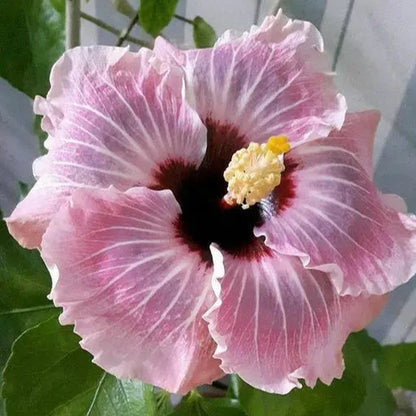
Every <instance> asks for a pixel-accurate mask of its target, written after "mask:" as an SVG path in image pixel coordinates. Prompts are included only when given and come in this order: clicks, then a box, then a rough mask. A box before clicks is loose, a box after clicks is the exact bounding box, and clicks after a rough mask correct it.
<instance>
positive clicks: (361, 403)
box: [232, 332, 395, 416]
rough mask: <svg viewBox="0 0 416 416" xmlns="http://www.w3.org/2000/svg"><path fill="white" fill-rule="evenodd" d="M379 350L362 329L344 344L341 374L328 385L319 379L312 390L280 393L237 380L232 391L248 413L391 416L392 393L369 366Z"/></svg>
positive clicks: (266, 415) (261, 415) (252, 415)
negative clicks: (266, 390) (273, 392)
mask: <svg viewBox="0 0 416 416" xmlns="http://www.w3.org/2000/svg"><path fill="white" fill-rule="evenodd" d="M379 352H380V346H379V344H378V343H377V342H376V341H374V340H373V339H372V338H370V337H369V336H368V335H367V334H366V333H365V332H361V333H358V334H353V335H351V336H350V338H349V339H348V341H347V343H346V345H345V347H344V358H345V364H346V370H345V372H344V375H343V377H342V379H341V380H335V381H334V382H333V383H332V384H331V385H330V386H326V385H324V384H322V383H321V382H318V383H317V385H316V387H315V388H314V389H311V388H307V387H303V388H302V389H300V390H298V389H295V390H292V392H290V393H289V394H287V395H283V396H282V395H276V394H269V393H265V392H262V391H260V390H256V389H254V388H253V387H251V386H249V385H248V384H246V383H244V382H243V381H242V380H241V379H237V380H236V381H234V383H233V384H232V386H233V394H234V396H235V397H236V398H238V399H239V400H240V402H241V404H242V405H243V407H244V409H245V410H246V412H247V415H248V416H269V415H274V414H278V415H279V416H291V415H296V416H315V415H316V416H346V415H354V416H365V415H369V414H377V415H379V416H391V415H392V413H393V410H394V406H395V405H394V400H393V397H392V394H391V392H390V390H389V389H388V388H387V387H385V386H383V385H382V383H381V381H380V376H379V374H378V373H377V372H375V371H374V370H373V365H372V363H373V360H374V359H375V358H376V357H377V356H378V354H379ZM368 409H370V410H368ZM375 409H378V410H377V412H375ZM372 412H374V413H372Z"/></svg>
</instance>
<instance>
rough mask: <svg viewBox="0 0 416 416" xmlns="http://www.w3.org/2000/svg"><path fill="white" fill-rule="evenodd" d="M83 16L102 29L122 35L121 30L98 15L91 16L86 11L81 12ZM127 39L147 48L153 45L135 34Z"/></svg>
mask: <svg viewBox="0 0 416 416" xmlns="http://www.w3.org/2000/svg"><path fill="white" fill-rule="evenodd" d="M81 17H82V18H83V19H84V20H88V21H89V22H91V23H94V24H95V25H97V26H98V27H101V29H104V30H106V31H107V32H110V33H112V34H113V35H117V36H119V35H120V31H119V30H118V29H116V28H115V27H113V26H110V25H109V24H108V23H105V22H103V21H102V20H100V19H97V18H96V17H93V16H90V15H89V14H87V13H84V12H81ZM125 40H126V41H128V42H131V43H134V44H136V45H139V46H145V47H147V48H150V47H151V45H150V44H149V43H148V42H145V41H144V40H140V39H137V38H134V37H133V36H127V37H126V39H125Z"/></svg>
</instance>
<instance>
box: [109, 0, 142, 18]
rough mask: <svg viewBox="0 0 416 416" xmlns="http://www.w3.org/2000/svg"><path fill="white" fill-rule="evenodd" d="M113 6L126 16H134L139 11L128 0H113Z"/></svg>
mask: <svg viewBox="0 0 416 416" xmlns="http://www.w3.org/2000/svg"><path fill="white" fill-rule="evenodd" d="M111 3H112V4H113V7H114V8H115V9H116V10H117V11H118V12H119V13H121V14H124V16H127V17H130V18H133V17H134V16H136V13H137V11H136V10H134V9H133V7H132V5H131V4H130V3H129V2H128V1H127V0H111Z"/></svg>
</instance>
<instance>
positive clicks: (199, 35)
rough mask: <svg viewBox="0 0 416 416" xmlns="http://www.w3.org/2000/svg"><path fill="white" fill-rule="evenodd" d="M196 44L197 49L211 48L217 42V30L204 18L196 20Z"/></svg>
mask: <svg viewBox="0 0 416 416" xmlns="http://www.w3.org/2000/svg"><path fill="white" fill-rule="evenodd" d="M193 35H194V42H195V46H196V47H197V48H209V47H211V46H213V45H214V43H215V41H216V40H217V35H216V33H215V30H214V29H213V27H212V26H211V25H209V24H208V23H207V22H206V21H205V20H204V19H203V18H202V17H200V16H197V17H195V19H194V32H193Z"/></svg>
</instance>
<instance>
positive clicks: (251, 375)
mask: <svg viewBox="0 0 416 416" xmlns="http://www.w3.org/2000/svg"><path fill="white" fill-rule="evenodd" d="M214 261H215V256H214ZM224 268H225V276H224V277H223V278H222V279H221V280H219V281H218V282H219V284H220V286H221V290H220V292H219V301H218V302H217V303H216V305H215V306H214V307H213V308H212V309H211V310H210V311H209V312H208V314H207V315H206V316H205V318H206V319H207V321H208V323H209V330H210V333H211V335H212V336H213V338H214V340H215V341H216V342H217V344H218V348H217V351H216V353H215V355H214V356H215V357H217V358H219V359H221V360H222V364H221V367H222V368H223V370H224V371H225V372H235V373H237V374H239V376H240V377H241V378H243V379H244V380H245V381H246V382H247V383H249V384H251V385H253V386H254V387H257V388H260V389H262V390H264V391H267V392H271V393H279V394H286V393H288V392H289V391H290V390H292V389H293V388H295V387H298V388H300V387H301V384H300V382H299V379H300V378H303V379H304V380H305V382H306V384H307V385H308V386H311V387H313V386H314V385H315V383H316V381H317V380H318V378H319V379H320V380H321V381H322V382H324V383H325V384H329V383H331V381H332V380H333V379H334V378H340V377H341V375H342V372H343V369H344V365H343V360H342V352H341V350H342V347H343V345H344V343H345V340H346V338H347V337H348V335H349V334H350V333H351V332H353V331H357V330H360V329H362V328H363V327H364V326H365V325H366V324H367V323H369V322H370V321H371V320H372V319H373V318H374V317H375V316H376V315H377V314H378V313H379V311H380V310H381V308H382V307H383V305H384V303H385V297H384V296H371V297H362V296H360V297H351V296H339V295H338V294H337V293H336V290H335V288H334V286H333V285H332V283H331V281H330V280H329V279H328V277H327V276H326V274H325V273H323V272H320V271H315V270H308V269H305V268H304V267H303V265H302V263H301V261H300V260H299V259H298V258H296V257H291V256H284V255H279V254H277V253H276V252H273V251H272V250H270V251H269V253H268V254H266V255H264V256H263V257H261V258H257V259H251V260H250V259H244V258H236V257H233V256H230V255H229V254H227V253H225V254H224Z"/></svg>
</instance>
